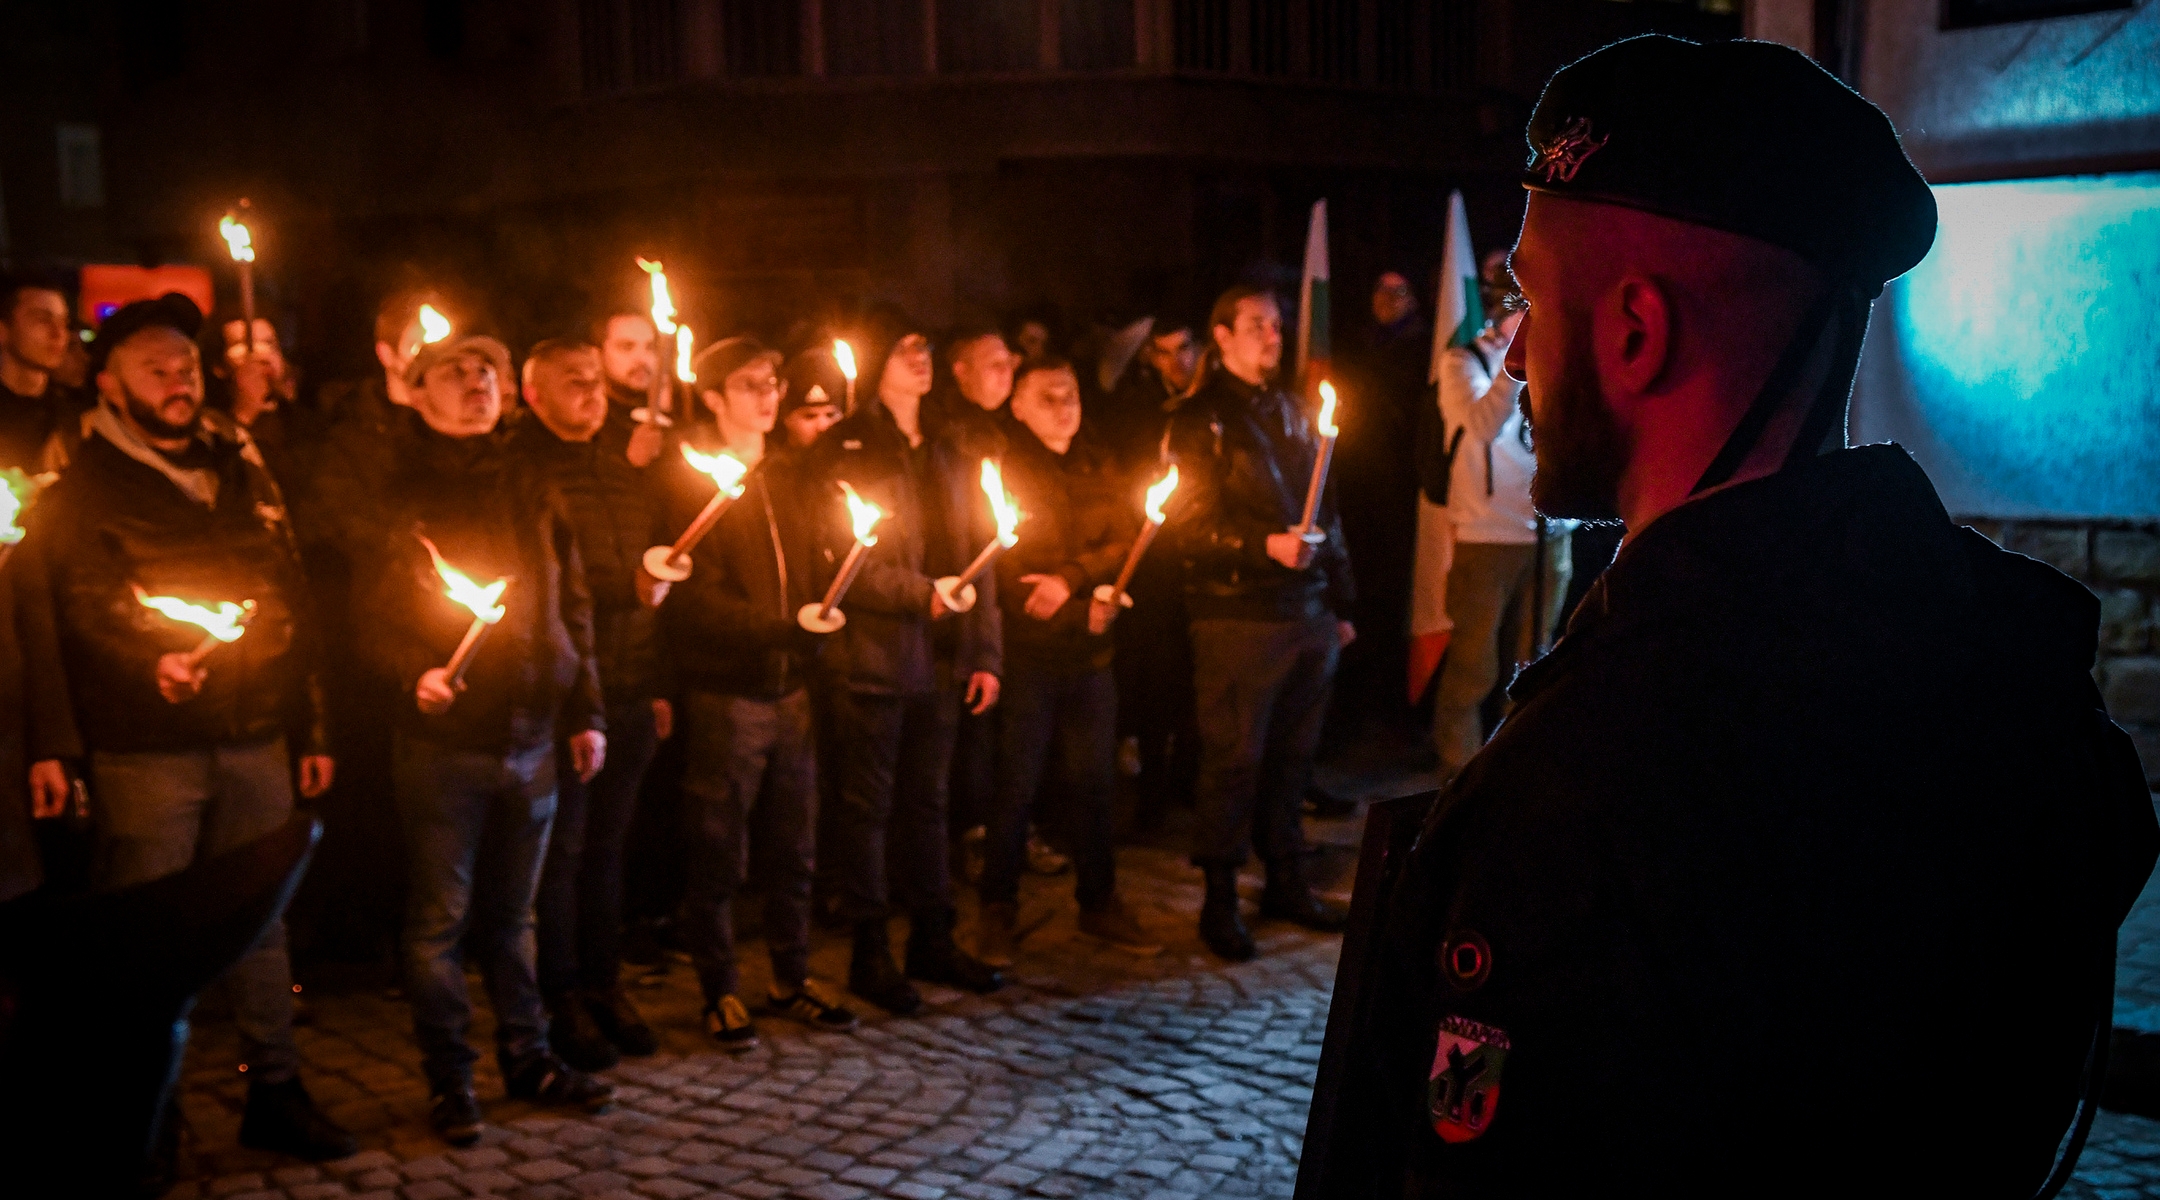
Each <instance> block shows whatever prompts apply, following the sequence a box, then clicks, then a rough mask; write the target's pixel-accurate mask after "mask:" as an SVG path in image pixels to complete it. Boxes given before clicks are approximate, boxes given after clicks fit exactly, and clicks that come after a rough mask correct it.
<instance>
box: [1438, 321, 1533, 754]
mask: <svg viewBox="0 0 2160 1200" xmlns="http://www.w3.org/2000/svg"><path fill="white" fill-rule="evenodd" d="M1521 323H1522V313H1521V312H1520V311H1519V310H1518V311H1514V312H1508V313H1505V314H1504V315H1502V317H1501V318H1500V320H1499V321H1498V322H1496V323H1495V324H1494V325H1492V326H1490V327H1488V328H1487V329H1486V331H1485V332H1484V333H1483V334H1482V335H1480V336H1479V338H1478V339H1477V342H1476V343H1475V344H1474V345H1472V346H1466V347H1458V348H1455V349H1452V350H1449V351H1447V353H1446V355H1445V356H1444V357H1443V358H1442V360H1441V364H1440V415H1441V418H1442V420H1443V421H1444V422H1445V430H1446V436H1447V444H1448V445H1449V446H1450V447H1451V448H1452V453H1453V459H1452V465H1451V467H1450V469H1449V472H1448V503H1447V516H1448V519H1449V521H1450V523H1452V524H1453V526H1454V532H1455V554H1454V562H1453V564H1452V565H1451V566H1450V567H1449V568H1448V579H1447V608H1448V615H1449V617H1451V618H1453V620H1454V623H1455V632H1454V636H1453V638H1452V639H1451V640H1450V641H1449V644H1448V653H1447V660H1446V662H1445V663H1444V664H1443V665H1442V667H1441V669H1440V687H1439V694H1438V696H1437V697H1435V699H1434V704H1433V742H1434V745H1435V747H1436V748H1437V749H1438V750H1439V753H1440V777H1441V779H1443V780H1446V779H1451V778H1453V777H1454V775H1455V773H1456V772H1457V771H1460V770H1461V769H1462V767H1463V764H1465V763H1467V762H1469V761H1470V756H1471V755H1473V754H1476V753H1477V752H1478V748H1479V747H1480V746H1483V745H1484V744H1485V726H1484V719H1483V715H1482V712H1481V710H1482V708H1483V706H1484V703H1485V698H1486V697H1487V696H1489V695H1491V694H1492V690H1493V687H1494V685H1496V684H1497V683H1499V682H1500V672H1501V669H1502V667H1503V666H1504V665H1512V663H1513V661H1514V658H1515V657H1516V656H1515V652H1514V647H1515V645H1516V643H1517V642H1519V641H1520V640H1521V635H1522V632H1523V630H1522V625H1523V620H1522V619H1523V617H1524V616H1526V615H1528V614H1529V612H1530V609H1531V596H1532V593H1533V591H1534V585H1535V582H1536V575H1535V572H1536V570H1537V567H1538V518H1537V510H1536V509H1535V508H1533V507H1532V506H1531V504H1530V475H1531V472H1532V471H1534V470H1535V469H1536V467H1537V458H1536V456H1535V455H1533V454H1532V453H1531V451H1530V441H1529V438H1528V436H1527V431H1526V430H1525V429H1524V427H1523V416H1522V412H1521V411H1520V409H1519V408H1518V406H1517V405H1516V398H1517V397H1518V396H1519V395H1521V393H1522V388H1523V385H1522V384H1521V383H1520V382H1518V381H1517V380H1515V379H1512V378H1510V377H1509V376H1508V374H1507V372H1506V371H1504V370H1502V369H1501V368H1500V364H1501V359H1502V357H1503V356H1504V355H1506V353H1507V348H1508V342H1509V341H1510V340H1511V339H1512V338H1513V337H1514V336H1515V327H1516V326H1517V325H1520V324H1521Z"/></svg>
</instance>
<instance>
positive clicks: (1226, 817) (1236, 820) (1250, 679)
mask: <svg viewBox="0 0 2160 1200" xmlns="http://www.w3.org/2000/svg"><path fill="white" fill-rule="evenodd" d="M1192 643H1193V690H1194V692H1195V693H1196V694H1197V695H1198V696H1199V700H1200V784H1199V797H1198V800H1199V817H1200V821H1199V827H1198V828H1197V829H1196V830H1195V831H1194V843H1193V861H1194V862H1195V863H1198V864H1200V865H1202V866H1212V865H1227V866H1237V865H1239V864H1241V863H1243V862H1244V861H1245V858H1246V855H1247V852H1248V850H1249V849H1251V848H1252V847H1253V846H1255V845H1257V846H1258V848H1259V851H1260V857H1261V858H1262V859H1263V860H1265V861H1267V862H1270V863H1274V862H1280V861H1283V860H1285V859H1289V858H1292V857H1294V856H1296V855H1298V854H1300V853H1302V852H1303V851H1304V848H1305V832H1304V828H1303V827H1302V825H1301V824H1300V822H1299V814H1300V809H1301V806H1302V804H1303V802H1304V796H1305V787H1306V785H1307V784H1308V783H1310V782H1311V780H1312V766H1313V753H1314V751H1316V750H1317V749H1319V746H1320V725H1321V722H1322V720H1323V719H1325V717H1326V715H1327V702H1328V689H1329V684H1330V682H1331V681H1332V680H1333V678H1334V675H1335V656H1336V653H1337V651H1338V650H1339V649H1340V639H1339V637H1338V636H1337V633H1336V622H1335V617H1334V616H1333V615H1332V614H1329V613H1321V614H1319V615H1317V616H1313V617H1309V618H1307V619H1305V620H1302V621H1240V620H1224V619H1215V618H1210V619H1207V620H1199V621H1194V622H1193V623H1192Z"/></svg>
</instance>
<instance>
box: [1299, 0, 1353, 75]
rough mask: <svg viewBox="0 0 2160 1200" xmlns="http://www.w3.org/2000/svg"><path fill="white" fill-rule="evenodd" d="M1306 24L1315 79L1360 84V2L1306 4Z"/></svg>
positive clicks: (1336, 0)
mask: <svg viewBox="0 0 2160 1200" xmlns="http://www.w3.org/2000/svg"><path fill="white" fill-rule="evenodd" d="M1305 21H1306V26H1307V29H1308V31H1309V33H1310V34H1311V38H1310V40H1309V41H1308V42H1307V43H1306V44H1307V45H1309V46H1311V47H1312V74H1313V78H1315V79H1325V80H1328V81H1330V82H1333V83H1355V82H1357V79H1358V75H1359V71H1358V0H1306V3H1305Z"/></svg>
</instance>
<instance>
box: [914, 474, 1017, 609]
mask: <svg viewBox="0 0 2160 1200" xmlns="http://www.w3.org/2000/svg"><path fill="white" fill-rule="evenodd" d="M982 490H983V495H985V496H988V497H990V511H991V512H992V513H993V514H995V515H996V516H997V527H998V528H997V536H996V537H994V538H991V539H990V544H989V545H987V546H984V547H983V548H982V553H981V554H978V555H976V556H975V561H974V562H971V563H969V564H968V568H967V570H965V571H962V572H960V573H959V574H958V575H947V576H946V577H944V578H943V579H940V580H937V581H936V582H935V583H933V584H932V585H931V586H933V587H935V588H936V589H937V594H938V599H940V600H943V601H944V602H945V607H947V608H949V609H951V610H952V611H954V612H956V613H964V612H966V611H967V610H969V609H971V608H973V607H975V577H976V576H977V575H980V574H982V573H983V572H984V571H987V570H989V569H990V563H991V561H992V560H993V559H995V558H997V556H998V555H999V554H1000V553H1002V552H1004V551H1006V550H1010V549H1011V548H1012V544H1013V543H1014V542H1017V541H1019V540H1020V535H1019V534H1017V533H1015V532H1013V531H1014V530H1016V529H1018V528H1019V527H1020V518H1021V514H1020V506H1019V505H1018V504H1015V503H1013V498H1012V495H1011V494H1010V493H1008V492H1007V491H1006V490H1005V479H1004V477H1003V476H1001V475H999V474H998V468H997V464H996V463H994V462H992V461H990V460H989V459H987V458H986V459H984V460H983V465H982Z"/></svg>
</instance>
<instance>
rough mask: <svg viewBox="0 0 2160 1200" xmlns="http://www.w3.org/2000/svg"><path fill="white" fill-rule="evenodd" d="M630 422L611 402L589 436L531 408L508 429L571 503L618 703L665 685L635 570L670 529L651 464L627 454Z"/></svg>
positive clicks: (599, 648) (600, 656) (513, 442)
mask: <svg viewBox="0 0 2160 1200" xmlns="http://www.w3.org/2000/svg"><path fill="white" fill-rule="evenodd" d="M630 425H631V422H630V419H629V416H628V415H627V414H625V413H623V412H621V410H619V409H618V408H616V407H615V406H613V405H610V406H609V409H608V419H607V421H606V423H605V424H603V425H602V426H601V427H600V432H599V433H597V434H595V435H594V436H593V439H592V440H591V441H589V442H566V441H564V440H562V439H561V438H559V437H556V436H555V435H554V434H553V433H551V432H549V431H548V427H547V426H546V425H543V424H541V423H540V419H539V418H538V417H536V416H534V415H533V414H532V413H530V412H521V413H520V414H519V416H518V417H516V418H515V419H514V420H513V422H512V424H511V432H510V447H511V450H512V452H513V453H515V454H517V455H518V456H520V457H522V458H524V459H526V460H527V461H528V462H530V463H531V464H532V465H533V466H534V467H535V468H537V469H538V471H539V473H540V475H541V477H542V478H543V479H545V480H546V481H547V482H548V483H549V485H551V486H552V487H553V488H554V489H555V491H556V492H557V494H559V495H560V496H561V497H562V500H563V503H564V505H565V506H566V507H567V508H568V510H569V514H570V525H571V529H572V531H573V532H574V533H576V535H577V544H578V557H579V559H580V560H581V561H582V562H583V563H584V567H585V588H586V590H587V591H588V592H590V593H591V594H592V605H593V658H594V661H595V663H596V664H597V665H598V667H599V671H600V687H601V690H602V691H603V692H604V693H605V694H606V695H607V697H608V700H609V702H610V703H612V704H617V705H620V704H627V703H636V702H639V701H645V700H650V699H652V698H653V697H654V696H656V695H658V694H659V692H660V679H659V629H660V621H659V615H658V614H657V613H655V612H654V611H653V610H652V609H649V608H647V607H645V606H644V605H643V604H641V603H639V602H638V596H637V573H638V569H639V564H640V561H641V560H642V559H643V557H644V554H645V550H646V548H647V547H649V546H652V545H655V544H657V543H662V542H666V541H668V540H670V539H671V538H672V536H673V534H672V533H671V532H670V531H669V530H668V529H667V528H666V524H667V523H666V522H665V521H664V520H663V519H662V516H661V501H660V495H659V483H658V481H657V480H655V479H654V478H653V477H652V471H653V468H644V469H640V468H637V467H633V466H631V465H630V460H629V459H628V458H626V457H625V452H626V450H627V448H628V446H629V443H630ZM677 461H678V462H679V461H680V459H679V458H678V459H677Z"/></svg>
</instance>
